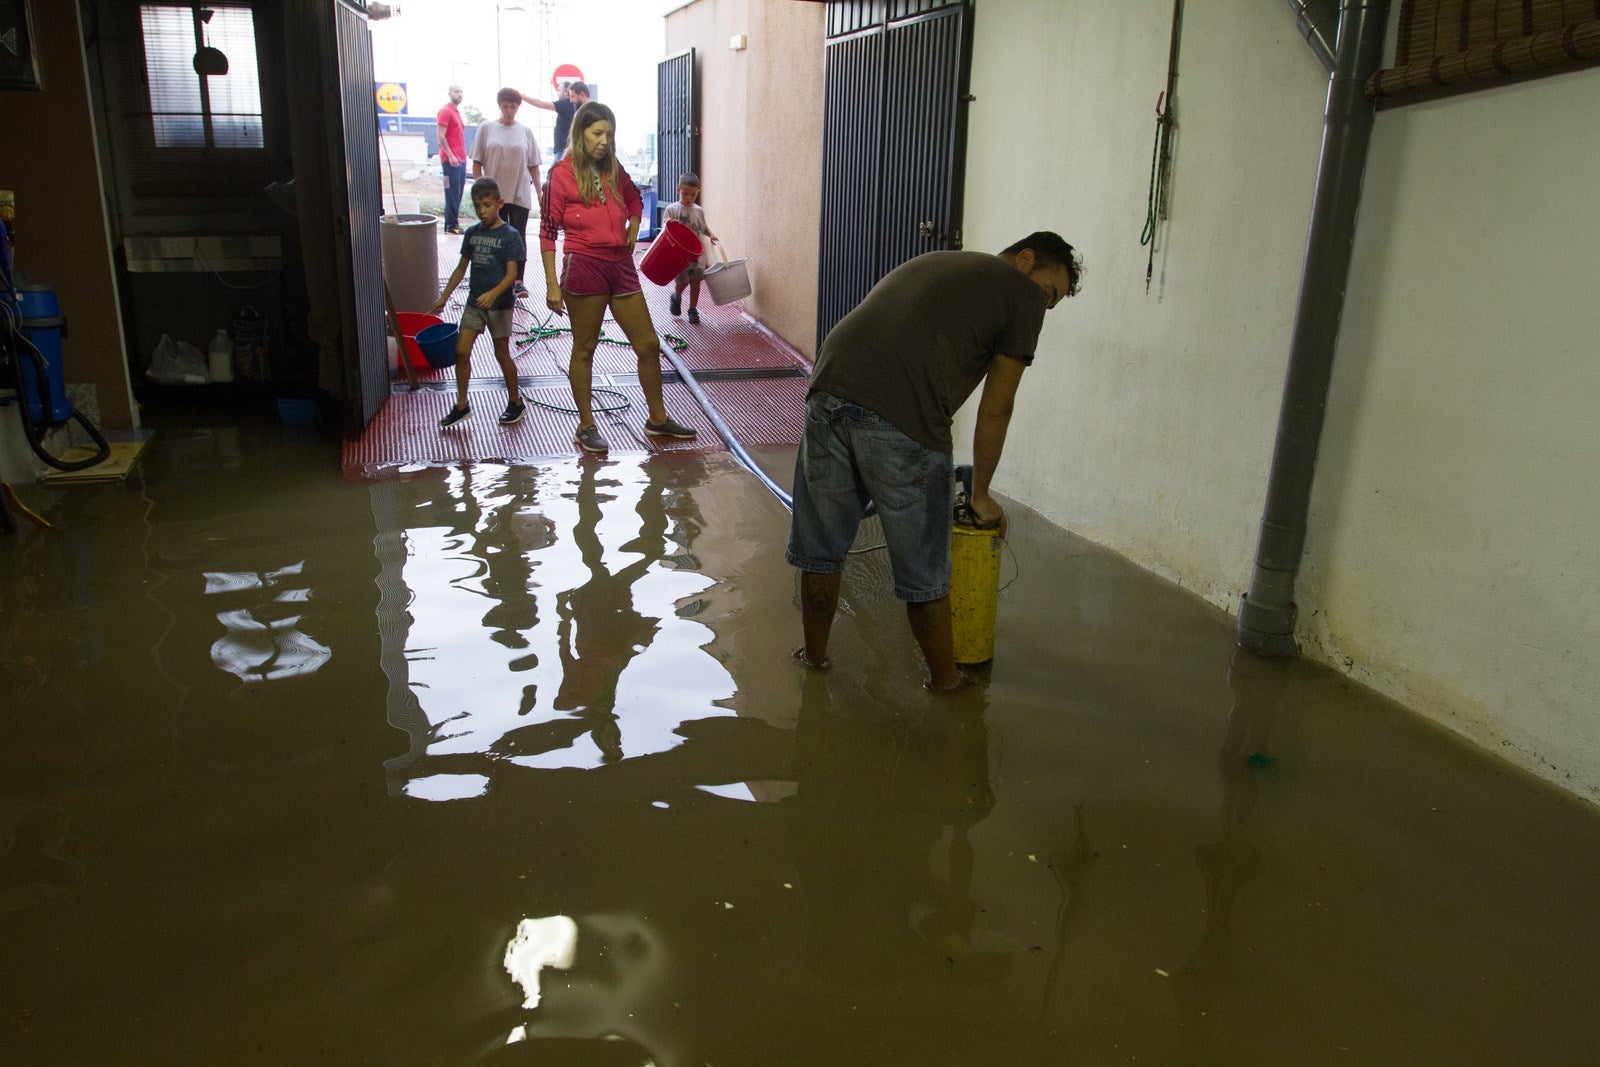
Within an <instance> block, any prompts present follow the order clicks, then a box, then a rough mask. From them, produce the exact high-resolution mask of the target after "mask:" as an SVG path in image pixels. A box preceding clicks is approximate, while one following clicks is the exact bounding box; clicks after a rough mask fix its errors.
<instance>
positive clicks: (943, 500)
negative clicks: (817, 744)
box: [787, 231, 1083, 689]
mask: <svg viewBox="0 0 1600 1067" xmlns="http://www.w3.org/2000/svg"><path fill="white" fill-rule="evenodd" d="M1082 276H1083V260H1082V257H1080V256H1079V255H1078V253H1077V252H1076V251H1075V250H1074V249H1073V247H1072V246H1071V245H1069V244H1067V242H1065V241H1063V240H1062V239H1061V238H1060V237H1059V236H1057V235H1056V234H1054V233H1050V232H1047V231H1040V232H1038V233H1033V234H1030V235H1029V236H1027V237H1024V238H1023V239H1022V240H1020V241H1018V242H1017V243H1016V244H1013V245H1012V246H1011V247H1009V248H1007V249H1006V250H1005V251H1003V252H1001V253H1000V254H999V255H997V256H992V255H988V254H985V253H982V252H929V253H927V254H925V255H921V256H918V257H916V258H915V259H912V260H910V261H908V262H906V263H902V264H901V265H900V266H898V267H896V268H895V269H894V270H892V271H890V272H889V273H888V274H887V275H885V276H884V278H883V279H882V280H881V281H879V282H878V284H877V285H876V286H874V287H873V289H872V291H871V292H870V293H868V294H867V295H866V298H865V299H863V300H862V301H861V303H860V304H858V305H857V306H856V308H855V310H853V311H851V312H850V313H849V314H848V315H846V316H845V317H844V318H843V319H841V320H840V321H839V323H838V325H836V326H834V328H833V330H832V331H831V332H830V333H829V334H828V336H827V339H826V340H825V341H824V342H823V345H822V351H821V353H820V354H819V356H818V357H817V363H816V366H815V368H813V370H812V375H811V388H810V390H809V392H808V395H807V398H806V426H805V433H804V436H803V437H802V439H801V443H800V452H799V455H798V456H797V457H796V459H795V475H794V519H793V523H792V526H791V528H790V534H789V546H788V551H787V557H788V560H789V563H790V564H791V565H793V566H795V567H798V568H800V571H801V575H800V610H801V621H802V626H803V629H804V634H805V645H804V646H803V647H802V648H797V649H795V651H794V655H795V658H796V659H798V660H800V661H801V662H802V663H804V664H806V665H808V666H812V667H816V668H823V667H825V666H826V665H827V653H828V635H829V632H830V631H831V629H832V627H833V617H834V613H835V611H836V610H837V608H838V602H839V580H840V573H841V572H842V571H843V569H844V563H845V557H846V555H847V554H848V552H849V550H850V544H851V542H852V541H853V540H854V539H855V535H856V527H857V526H858V525H859V523H860V521H861V517H862V515H863V513H864V511H865V509H866V506H867V504H868V502H869V501H871V502H875V503H876V504H877V508H878V514H879V516H880V517H881V518H882V520H883V535H884V540H885V541H886V542H887V544H888V550H889V562H890V567H891V568H892V570H893V573H894V591H895V595H896V596H897V597H899V598H900V599H901V600H904V601H905V602H906V614H907V618H908V619H909V620H910V623H911V632H912V634H913V635H914V636H915V637H916V640H917V644H918V645H919V646H920V647H921V649H922V654H923V657H924V658H925V659H926V660H927V663H928V671H929V679H928V683H927V684H928V686H929V688H932V689H954V688H957V687H958V686H960V685H961V684H962V682H963V679H962V675H961V673H960V671H958V670H957V669H956V663H955V651H954V639H953V636H952V631H951V622H950V595H949V594H950V521H951V510H950V509H951V497H950V493H951V477H952V465H951V463H952V461H951V451H952V446H951V438H950V425H951V422H952V421H953V419H954V417H955V413H956V411H957V409H959V408H960V407H961V405H962V404H963V403H965V402H966V399H967V397H968V396H970V395H971V394H972V392H973V390H974V389H976V388H977V387H978V385H979V383H982V385H983V393H982V395H981V397H980V399H979V401H978V418H977V427H976V429H975V431H974V433H973V439H972V455H973V460H972V462H973V472H972V500H971V504H972V510H973V512H974V513H975V514H976V516H977V519H978V521H979V523H980V525H982V526H983V527H985V528H989V527H992V528H996V529H998V530H999V531H1000V532H1001V535H1002V536H1003V535H1004V533H1005V511H1004V509H1002V508H1001V507H1000V504H999V503H998V502H997V501H996V500H995V499H994V497H993V496H991V495H990V493H989V482H990V479H991V478H992V477H993V476H994V472H995V468H996V466H997V465H998V464H999V462H1000V452H1001V448H1002V446H1003V445H1004V444H1005V439H1006V430H1007V428H1008V427H1009V425H1010V422H1011V410H1012V404H1013V402H1014V401H1015V399H1016V394H1017V386H1018V384H1019V383H1020V382H1021V380H1022V372H1023V371H1024V370H1025V369H1027V367H1028V365H1029V364H1030V363H1032V362H1033V353H1034V348H1035V346H1036V344H1037V342H1038V339H1039V330H1040V327H1042V326H1043V325H1044V314H1045V312H1046V311H1048V310H1049V309H1050V308H1053V307H1055V306H1056V305H1057V304H1058V303H1060V302H1061V301H1062V300H1063V299H1065V298H1067V297H1069V296H1072V295H1073V294H1075V293H1076V292H1077V291H1078V285H1079V283H1080V282H1081V280H1082Z"/></svg>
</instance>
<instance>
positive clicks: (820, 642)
mask: <svg viewBox="0 0 1600 1067" xmlns="http://www.w3.org/2000/svg"><path fill="white" fill-rule="evenodd" d="M842 576H843V574H842V572H840V571H834V572H833V573H832V574H818V573H816V572H814V571H801V572H800V626H801V629H802V631H803V632H804V634H805V639H806V644H805V649H804V651H805V657H806V662H807V663H809V664H810V665H811V666H813V667H825V666H827V665H828V635H829V634H830V633H831V632H832V631H833V616H834V613H835V612H836V611H838V609H839V580H840V578H841V577H842Z"/></svg>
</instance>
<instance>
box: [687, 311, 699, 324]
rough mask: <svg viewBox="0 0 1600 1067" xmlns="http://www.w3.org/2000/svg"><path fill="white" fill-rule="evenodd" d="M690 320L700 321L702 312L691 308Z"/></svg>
mask: <svg viewBox="0 0 1600 1067" xmlns="http://www.w3.org/2000/svg"><path fill="white" fill-rule="evenodd" d="M689 321H690V322H699V321H700V312H698V311H696V310H695V309H694V308H690V309H689Z"/></svg>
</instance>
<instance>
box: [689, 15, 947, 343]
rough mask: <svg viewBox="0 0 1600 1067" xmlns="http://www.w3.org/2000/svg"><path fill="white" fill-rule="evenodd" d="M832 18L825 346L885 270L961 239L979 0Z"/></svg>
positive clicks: (821, 273) (826, 84)
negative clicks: (974, 3)
mask: <svg viewBox="0 0 1600 1067" xmlns="http://www.w3.org/2000/svg"><path fill="white" fill-rule="evenodd" d="M827 18H828V22H827V35H828V40H827V46H826V67H825V73H824V76H823V126H822V130H823V133H822V137H823V147H822V239H821V246H820V259H821V262H820V264H819V266H818V277H817V345H818V346H819V347H820V346H821V344H822V341H823V338H825V337H826V336H827V334H828V331H829V330H831V329H833V326H834V324H835V323H837V322H838V321H839V320H840V319H841V318H843V317H844V316H845V314H846V313H847V312H849V311H850V309H851V308H853V307H855V306H856V304H857V303H859V302H860V300H861V298H862V297H864V296H866V295H867V291H868V290H869V289H871V288H872V287H873V285H875V284H876V283H877V281H878V279H879V278H881V277H883V276H884V275H885V274H887V273H888V272H889V271H891V270H893V269H894V268H895V267H897V266H899V265H900V264H901V263H904V262H905V261H906V260H908V259H911V258H912V257H913V256H918V255H921V254H922V253H923V252H931V251H934V250H936V249H942V248H960V247H961V206H962V200H961V193H962V172H963V170H964V169H965V166H966V117H967V92H968V84H969V76H970V70H971V52H972V47H971V44H972V0H830V2H829V4H828V16H827ZM661 173H666V170H665V168H664V167H663V169H662V171H661Z"/></svg>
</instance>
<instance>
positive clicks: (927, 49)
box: [817, 0, 972, 347]
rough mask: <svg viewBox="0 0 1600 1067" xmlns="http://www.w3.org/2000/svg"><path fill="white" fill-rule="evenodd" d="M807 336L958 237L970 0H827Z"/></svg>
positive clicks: (820, 332)
mask: <svg viewBox="0 0 1600 1067" xmlns="http://www.w3.org/2000/svg"><path fill="white" fill-rule="evenodd" d="M827 32H828V41H827V51H826V57H827V58H826V67H825V73H824V81H823V127H822V128H823V135H822V136H823V148H822V189H823V196H822V235H821V243H820V249H819V252H820V263H819V266H818V276H817V345H818V346H819V347H820V346H821V344H822V341H823V339H824V338H825V337H826V336H827V335H828V331H829V330H831V329H833V326H834V324H835V323H837V322H838V321H839V320H840V319H841V318H843V317H844V316H845V314H846V313H848V312H849V311H850V309H851V308H853V307H855V306H856V304H857V303H859V302H860V300H861V298H862V297H864V296H866V295H867V291H868V290H869V289H871V288H872V287H873V285H875V284H877V281H878V279H879V278H881V277H883V276H884V275H885V274H887V273H888V272H889V271H891V270H893V269H894V268H895V267H897V266H899V265H900V264H901V263H904V262H905V261H906V260H908V259H911V258H912V257H913V256H918V255H921V254H922V253H924V252H931V251H934V250H935V249H941V248H960V247H961V208H962V172H963V170H964V169H965V166H966V139H967V138H966V132H967V130H966V117H967V106H966V105H967V99H966V98H967V91H968V84H969V76H970V69H971V52H972V47H971V42H972V0H830V2H829V4H828V25H827Z"/></svg>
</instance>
